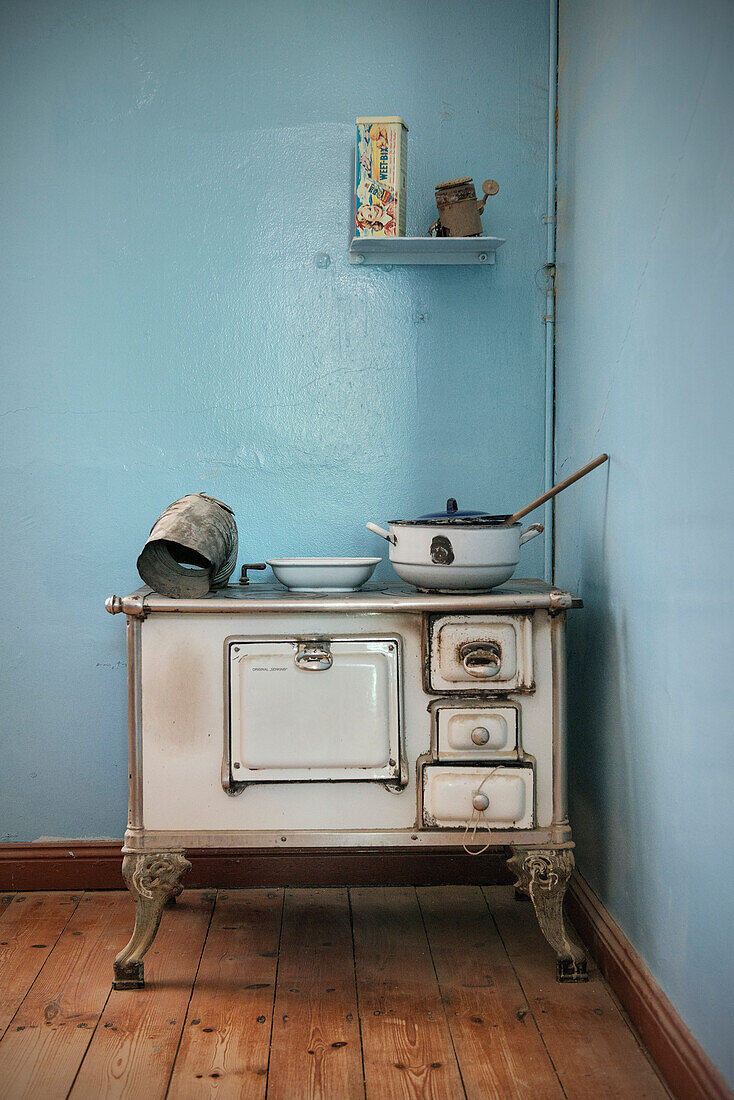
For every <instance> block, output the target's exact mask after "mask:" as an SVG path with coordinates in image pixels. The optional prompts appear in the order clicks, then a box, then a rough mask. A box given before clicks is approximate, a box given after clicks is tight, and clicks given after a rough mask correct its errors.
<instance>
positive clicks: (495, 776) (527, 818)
mask: <svg viewBox="0 0 734 1100" xmlns="http://www.w3.org/2000/svg"><path fill="white" fill-rule="evenodd" d="M475 799H476V800H478V801H480V802H486V805H485V808H483V809H482V812H481V814H480V815H479V825H478V827H479V829H480V830H481V829H484V828H487V827H489V828H490V829H532V827H533V771H532V768H522V767H519V766H515V767H513V766H511V765H508V764H500V765H499V766H497V767H494V768H493V767H491V766H490V767H477V766H472V765H466V766H465V767H461V766H460V765H456V764H454V765H453V766H450V767H448V766H442V765H440V764H426V765H425V766H424V768H423V825H424V826H428V827H429V828H430V827H434V828H435V827H436V826H443V827H445V828H449V829H463V828H466V826H467V824H468V823H469V822H471V821H472V817H473V818H474V821H476V819H477V809H478V807H477V806H475Z"/></svg>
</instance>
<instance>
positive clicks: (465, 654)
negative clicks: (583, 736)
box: [459, 642, 502, 680]
mask: <svg viewBox="0 0 734 1100" xmlns="http://www.w3.org/2000/svg"><path fill="white" fill-rule="evenodd" d="M459 659H460V660H461V663H462V665H463V666H464V671H465V672H467V673H468V674H469V676H473V677H474V678H475V679H477V680H491V679H492V677H494V676H497V675H498V674H499V671H500V668H501V667H502V649H501V647H500V646H499V644H498V643H497V642H465V643H464V645H463V646H462V647H461V648H460V650H459Z"/></svg>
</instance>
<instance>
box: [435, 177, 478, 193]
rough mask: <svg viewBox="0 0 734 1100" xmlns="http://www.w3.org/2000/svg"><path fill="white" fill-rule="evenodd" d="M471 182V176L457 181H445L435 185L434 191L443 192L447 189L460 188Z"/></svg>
mask: <svg viewBox="0 0 734 1100" xmlns="http://www.w3.org/2000/svg"><path fill="white" fill-rule="evenodd" d="M471 182H472V177H471V176H462V177H461V179H458V180H446V181H445V182H444V183H437V184H436V190H437V191H444V190H446V188H448V187H461V186H462V185H463V184H465V183H471Z"/></svg>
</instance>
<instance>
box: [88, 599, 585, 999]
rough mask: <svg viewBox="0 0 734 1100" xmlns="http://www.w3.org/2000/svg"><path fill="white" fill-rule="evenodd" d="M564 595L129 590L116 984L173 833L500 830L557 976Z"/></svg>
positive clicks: (152, 916) (169, 875) (415, 835)
mask: <svg viewBox="0 0 734 1100" xmlns="http://www.w3.org/2000/svg"><path fill="white" fill-rule="evenodd" d="M580 606H581V602H580V600H577V599H574V597H572V596H571V594H570V593H568V592H564V591H561V590H559V589H556V588H553V587H551V586H549V585H546V584H543V583H542V582H541V581H518V580H513V581H511V582H509V583H508V584H507V585H505V586H503V587H501V588H497V589H494V590H493V591H491V592H487V593H484V594H470V595H460V594H456V595H448V594H442V593H422V592H417V591H416V590H415V589H413V588H412V587H410V586H408V585H403V584H391V585H383V586H381V585H379V584H371V585H368V586H366V587H365V588H364V589H362V590H360V591H358V592H354V593H344V594H341V593H339V594H335V593H301V592H299V593H293V592H288V591H286V590H284V589H283V588H281V587H280V586H277V585H270V584H248V585H244V586H240V585H233V586H230V587H228V588H226V589H222V590H220V591H218V592H216V593H213V594H211V595H210V596H209V597H207V598H205V599H201V600H185V599H182V600H175V599H169V598H167V597H163V596H159V595H157V594H156V593H154V592H151V591H150V590H149V589H147V588H142V589H139V590H138V591H137V592H135V593H133V594H132V595H130V596H127V597H124V598H122V599H121V598H119V597H117V596H113V597H110V599H109V600H108V601H107V609H108V610H109V611H111V612H112V613H113V614H115V613H117V612H124V613H125V614H126V616H127V636H128V685H129V690H128V701H129V737H130V812H129V821H128V829H127V832H126V834H125V848H124V849H123V851H124V854H125V857H124V862H123V872H124V874H125V879H126V882H127V884H128V886H129V888H130V890H131V892H132V893H133V895H134V897H135V899H136V927H135V932H134V933H133V937H132V939H131V941H130V943H129V944H128V946H127V947H126V948H125V949H124V950H123V951H122V952H121V954H120V956H118V959H117V960H116V963H115V985H116V987H117V988H137V987H139V986H141V985H142V984H143V961H142V958H143V955H144V953H145V951H146V950H147V949H148V947H149V946H150V943H151V942H152V940H153V937H154V935H155V931H156V929H157V926H158V921H159V920H160V912H161V909H162V907H163V905H165V903H166V901H167V900H169V899H170V898H171V897H174V896H175V895H176V894H177V893H178V892H180V890H181V885H180V880H181V878H182V876H183V874H184V873H185V871H186V870H187V869H188V867H189V864H188V861H187V860H186V858H185V852H186V849H187V848H193V847H196V848H201V847H209V846H210V847H216V848H228V847H229V848H238V849H242V848H247V847H253V848H255V847H256V848H264V847H265V848H267V847H274V848H279V847H281V848H282V847H290V848H302V847H307V846H328V847H336V846H349V845H355V846H359V847H364V846H367V845H374V846H385V845H390V846H398V847H403V848H410V847H418V846H420V847H445V846H462V845H464V846H467V845H469V844H471V846H472V850H473V848H474V847H476V846H480V847H482V848H484V847H485V846H486V845H490V846H500V847H504V846H507V845H510V846H511V847H512V853H513V854H512V856H511V858H510V861H509V862H510V866H511V867H512V868H513V870H514V871H515V873H516V875H517V877H518V884H517V889H518V890H519V891H521V892H522V893H526V894H529V896H530V897H531V899H532V901H533V902H534V904H535V908H536V911H537V913H538V917H539V919H540V924H541V928H542V929H543V932H544V934H545V935H546V938H547V939H548V940H549V942H550V943H551V944H552V945H553V946H554V948H555V949H556V952H557V956H558V974H559V977H560V978H561V979H562V980H583V978H584V977H585V959H584V956H583V952H582V951H581V949H580V948H579V947H578V946H577V945H576V944H575V943H574V942H573V941H572V940H571V939H570V938H569V937H568V934H567V932H566V929H565V926H564V923H563V915H562V910H561V904H562V900H563V894H564V892H565V888H566V884H567V881H568V878H569V876H570V874H571V871H572V869H573V855H572V848H573V843H572V839H571V830H570V827H569V823H568V818H567V809H566V789H565V679H566V670H565V644H564V629H565V613H566V611H567V610H568V609H569V608H572V607H580Z"/></svg>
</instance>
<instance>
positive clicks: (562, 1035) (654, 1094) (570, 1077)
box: [484, 886, 669, 1100]
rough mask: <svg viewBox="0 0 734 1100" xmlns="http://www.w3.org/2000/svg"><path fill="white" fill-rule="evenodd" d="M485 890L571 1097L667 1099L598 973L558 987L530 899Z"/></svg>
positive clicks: (509, 890) (552, 960)
mask: <svg viewBox="0 0 734 1100" xmlns="http://www.w3.org/2000/svg"><path fill="white" fill-rule="evenodd" d="M484 892H485V894H486V896H487V900H488V902H489V906H490V909H491V911H492V914H493V916H494V918H495V920H496V922H497V927H498V928H499V932H500V935H501V936H502V940H503V942H504V944H505V947H506V949H507V953H508V955H509V956H510V959H511V960H512V964H513V966H514V968H515V971H516V973H517V976H518V978H519V979H520V982H521V984H522V987H523V991H524V993H525V996H526V997H527V999H528V1003H529V1004H530V1007H531V1009H532V1011H533V1014H534V1016H535V1019H536V1021H537V1024H538V1028H539V1030H540V1033H541V1035H542V1036H543V1040H544V1042H545V1045H546V1047H547V1049H548V1053H549V1054H550V1056H551V1058H552V1059H553V1064H554V1065H555V1067H556V1071H557V1073H558V1076H559V1078H560V1080H561V1083H562V1085H563V1088H564V1090H565V1092H566V1095H567V1097H568V1098H569V1100H589V1098H593V1100H613V1098H614V1100H630V1098H631V1097H634V1098H635V1100H663V1098H665V1097H668V1096H669V1093H668V1091H667V1089H666V1088H665V1086H664V1085H663V1083H662V1081H661V1080H660V1078H659V1077H658V1075H657V1073H656V1071H655V1070H654V1068H653V1067H652V1065H651V1064H650V1062H649V1061H648V1059H647V1056H646V1054H645V1052H644V1051H643V1050H642V1048H641V1047H640V1044H639V1042H638V1040H637V1037H636V1036H635V1034H634V1032H633V1031H632V1029H631V1028H630V1027H629V1025H628V1023H627V1021H626V1020H625V1018H624V1017H623V1015H622V1013H621V1012H620V1011H619V1008H618V1007H617V1004H616V1002H615V1000H614V998H613V996H612V994H611V993H610V991H609V988H608V986H607V985H606V983H605V982H604V980H603V978H602V977H601V975H600V974H599V971H598V970H597V969H596V968H595V967H592V968H591V973H590V977H589V981H588V982H579V983H558V982H556V981H555V956H554V953H553V951H552V950H551V948H550V947H549V946H548V945H547V943H546V942H545V940H544V939H543V937H542V936H541V934H540V930H539V928H538V924H537V921H536V919H535V913H534V912H533V907H532V904H531V902H530V901H528V900H522V901H518V900H516V899H515V897H514V892H513V890H512V888H511V887H507V886H491V887H485V890H484Z"/></svg>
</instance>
